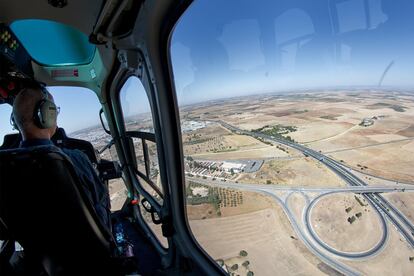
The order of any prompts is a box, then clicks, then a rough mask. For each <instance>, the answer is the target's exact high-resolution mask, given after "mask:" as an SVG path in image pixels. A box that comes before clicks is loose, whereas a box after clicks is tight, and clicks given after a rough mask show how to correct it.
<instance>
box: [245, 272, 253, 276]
mask: <svg viewBox="0 0 414 276" xmlns="http://www.w3.org/2000/svg"><path fill="white" fill-rule="evenodd" d="M246 275H247V276H253V275H254V273H253V271H249V272H247V274H246Z"/></svg>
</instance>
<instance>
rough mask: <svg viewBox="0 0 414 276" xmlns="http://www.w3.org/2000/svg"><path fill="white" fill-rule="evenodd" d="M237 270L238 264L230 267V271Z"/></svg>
mask: <svg viewBox="0 0 414 276" xmlns="http://www.w3.org/2000/svg"><path fill="white" fill-rule="evenodd" d="M237 269H239V265H238V264H234V265H232V266H231V270H237Z"/></svg>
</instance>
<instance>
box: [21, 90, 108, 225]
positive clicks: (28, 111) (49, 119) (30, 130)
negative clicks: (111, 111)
mask: <svg viewBox="0 0 414 276" xmlns="http://www.w3.org/2000/svg"><path fill="white" fill-rule="evenodd" d="M58 113H59V110H58V107H57V106H56V105H55V103H54V100H53V97H52V95H51V94H50V93H49V92H48V91H47V90H46V89H45V88H43V87H42V86H41V85H40V84H37V83H34V84H33V85H27V86H25V88H23V89H22V91H20V92H19V94H18V95H17V96H16V98H15V100H14V103H13V120H14V123H15V125H16V127H17V128H18V129H19V130H20V133H21V135H22V142H21V143H20V147H21V148H30V147H35V146H54V144H53V142H52V141H51V140H50V138H51V137H52V136H53V134H54V133H55V131H56V128H57V124H56V120H57V115H58ZM61 150H62V151H63V152H64V153H65V154H66V155H67V156H68V157H69V159H70V160H71V161H72V164H73V166H74V169H75V171H76V173H77V174H78V176H79V179H80V180H81V182H82V183H81V184H82V187H83V190H84V192H85V193H86V195H87V196H88V198H89V199H90V201H91V203H92V205H93V206H94V207H95V210H96V213H97V215H98V217H99V218H100V220H101V222H102V224H103V225H104V226H106V227H107V228H108V230H109V231H110V230H111V219H110V200H109V192H108V189H107V187H106V186H105V185H104V184H103V183H102V182H101V180H100V179H99V177H98V176H97V174H96V172H95V170H94V168H93V166H92V164H91V163H90V161H89V159H88V157H87V156H86V155H85V154H84V153H83V152H81V151H79V150H71V149H65V148H63V149H61Z"/></svg>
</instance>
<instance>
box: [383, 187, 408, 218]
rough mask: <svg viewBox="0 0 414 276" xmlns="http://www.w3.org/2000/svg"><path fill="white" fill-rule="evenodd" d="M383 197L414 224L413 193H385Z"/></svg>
mask: <svg viewBox="0 0 414 276" xmlns="http://www.w3.org/2000/svg"><path fill="white" fill-rule="evenodd" d="M384 197H385V198H386V199H388V200H389V201H390V203H391V204H392V205H394V207H396V208H397V209H398V210H400V211H401V212H402V213H403V214H404V215H405V216H406V217H407V219H409V220H410V221H411V223H414V205H413V202H414V193H411V192H407V193H386V194H384Z"/></svg>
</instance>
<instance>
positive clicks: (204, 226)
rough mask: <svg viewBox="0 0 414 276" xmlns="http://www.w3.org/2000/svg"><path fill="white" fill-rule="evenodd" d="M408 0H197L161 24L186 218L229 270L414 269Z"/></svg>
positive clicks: (413, 57) (412, 52) (413, 33)
mask: <svg viewBox="0 0 414 276" xmlns="http://www.w3.org/2000/svg"><path fill="white" fill-rule="evenodd" d="M413 12H414V2H413V1H410V0H331V1H324V0H315V1H309V0H298V1H291V0H269V1H266V0H265V1H236V0H234V1H232V0H229V1H220V0H199V1H195V2H194V3H193V4H192V5H191V6H190V7H189V9H188V10H187V11H186V12H185V13H184V15H183V16H182V18H181V19H180V21H179V22H178V24H177V26H176V28H175V30H174V33H173V34H172V39H171V49H170V51H171V61H172V68H173V75H174V81H175V85H176V87H175V88H176V91H177V98H178V103H179V108H180V119H181V130H182V145H183V153H184V165H185V180H186V181H185V185H186V187H185V188H186V195H187V197H186V198H187V200H186V207H187V212H186V214H187V218H188V221H189V226H190V228H191V230H192V232H193V234H194V236H195V238H196V240H197V241H198V242H199V244H200V246H201V247H202V248H203V249H204V250H205V251H206V252H207V253H208V254H209V255H211V256H212V257H213V258H214V259H215V260H216V261H217V262H218V263H219V264H220V265H221V266H222V267H223V269H224V270H225V271H227V272H228V273H229V274H231V275H253V274H254V275H275V274H280V275H298V274H301V275H319V274H344V275H354V274H356V275H358V274H364V275H375V274H393V275H406V274H412V269H413V267H412V264H413V262H414V257H413V256H414V237H413V235H412V234H413V230H414V227H413V225H414V207H413V206H414V204H413V203H414V193H411V191H412V189H413V188H412V187H413V186H412V184H414V170H413V166H414V124H413V122H414V78H413V75H414V27H413V26H414V24H413V23H414V22H413V19H414V17H413V16H412V13H413Z"/></svg>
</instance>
